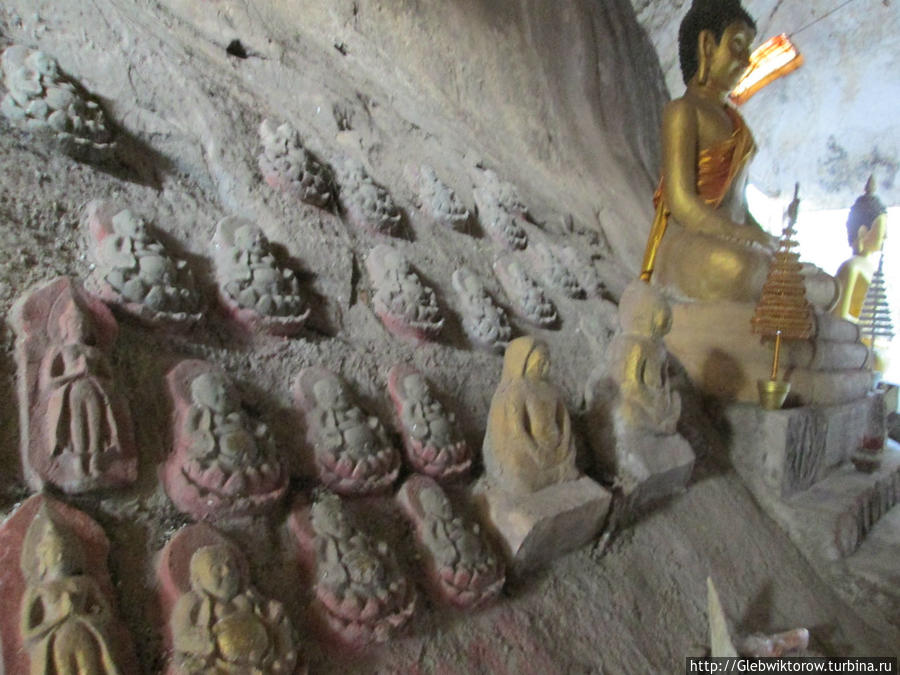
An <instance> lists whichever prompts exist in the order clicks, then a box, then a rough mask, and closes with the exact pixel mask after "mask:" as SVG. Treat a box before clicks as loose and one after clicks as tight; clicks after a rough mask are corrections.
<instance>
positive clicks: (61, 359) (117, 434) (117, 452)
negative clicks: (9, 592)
mask: <svg viewBox="0 0 900 675" xmlns="http://www.w3.org/2000/svg"><path fill="white" fill-rule="evenodd" d="M11 315H12V318H11V321H10V323H11V325H12V327H13V329H14V330H15V332H16V368H17V371H18V395H19V411H20V419H21V426H20V428H21V454H22V465H23V467H24V471H25V478H26V480H27V481H28V483H29V485H31V487H33V488H34V489H36V490H40V489H42V487H43V486H44V485H45V484H51V485H53V486H55V487H56V488H57V489H59V490H62V491H63V492H66V493H70V494H72V493H80V492H87V491H91V490H97V489H103V488H113V487H120V486H124V485H128V484H130V483H133V482H134V481H135V480H136V478H137V454H136V450H135V444H134V436H133V430H132V426H131V416H130V414H129V411H128V406H127V403H126V401H125V399H124V398H123V397H122V396H120V395H119V393H118V391H117V388H116V384H115V380H114V377H113V373H112V368H111V366H110V363H109V360H108V354H109V352H110V351H111V350H112V346H113V343H114V342H115V339H116V333H117V332H118V326H117V324H116V320H115V319H114V318H113V316H112V314H111V313H110V311H109V309H107V307H106V305H104V304H103V303H102V302H100V301H99V300H97V299H95V298H92V297H91V296H89V295H88V294H87V293H86V292H85V291H84V289H83V288H82V286H81V284H80V283H79V282H78V281H76V280H74V279H72V278H70V277H58V278H57V279H54V280H53V281H50V282H49V283H45V284H43V285H40V286H38V287H37V288H34V289H32V290H30V291H29V292H27V293H26V294H25V295H24V296H22V297H21V298H20V299H19V300H18V301H17V302H16V304H15V305H14V306H13V309H12V311H11Z"/></svg>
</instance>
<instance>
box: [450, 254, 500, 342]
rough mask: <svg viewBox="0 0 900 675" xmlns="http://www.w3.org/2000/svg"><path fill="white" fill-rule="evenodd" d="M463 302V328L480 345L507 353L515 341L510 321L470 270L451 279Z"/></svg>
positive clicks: (461, 304) (460, 271) (462, 269)
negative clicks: (504, 350) (507, 347)
mask: <svg viewBox="0 0 900 675" xmlns="http://www.w3.org/2000/svg"><path fill="white" fill-rule="evenodd" d="M451 281H452V283H453V288H454V289H455V290H456V293H457V297H458V298H459V302H460V313H461V314H462V317H463V328H464V329H465V331H466V333H467V334H468V335H469V337H470V338H471V339H472V340H473V341H474V342H475V343H476V344H478V345H480V346H483V347H486V348H488V349H491V350H503V349H506V345H508V344H509V341H510V339H511V338H512V328H510V325H509V319H508V318H507V317H506V312H504V311H503V310H502V309H501V308H500V307H498V306H497V304H496V303H495V302H494V300H493V299H492V298H491V296H490V295H489V294H488V292H487V290H486V289H485V287H484V284H483V283H482V282H481V280H480V279H479V278H478V277H477V276H476V275H475V273H474V272H473V271H472V270H470V269H469V268H467V267H460V268H459V269H458V270H456V271H455V272H454V273H453V276H452V278H451Z"/></svg>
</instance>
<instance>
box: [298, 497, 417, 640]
mask: <svg viewBox="0 0 900 675" xmlns="http://www.w3.org/2000/svg"><path fill="white" fill-rule="evenodd" d="M289 526H290V528H291V530H292V532H293V533H294V536H295V537H296V539H297V543H298V546H299V548H300V553H301V559H302V560H301V562H302V563H303V565H304V566H305V568H306V569H307V570H308V572H309V573H311V574H312V575H313V577H314V585H315V600H314V601H313V608H314V609H315V611H316V614H317V616H318V618H319V619H320V621H321V622H322V624H323V627H324V628H325V629H326V631H327V632H328V634H329V635H330V636H331V637H332V638H333V639H334V640H335V641H336V642H338V643H340V644H342V645H343V646H346V647H351V648H356V649H358V648H362V647H365V646H367V645H369V644H372V643H378V642H385V641H387V640H389V639H390V638H391V637H392V636H393V635H394V634H395V633H396V632H397V630H398V629H399V628H401V627H402V626H403V625H404V624H406V623H407V622H408V621H409V619H410V618H411V617H412V615H413V612H414V611H415V607H416V595H415V589H414V587H413V585H412V584H411V583H410V582H409V581H408V580H407V579H406V578H405V577H404V576H403V574H402V573H401V572H400V568H399V567H398V565H397V561H396V560H395V559H394V556H393V554H392V553H391V551H390V549H389V548H388V546H387V543H385V542H384V541H378V542H376V541H373V540H372V539H371V538H370V537H369V536H367V535H366V534H365V533H363V532H362V531H361V530H359V529H358V528H357V527H356V526H355V525H354V524H353V523H352V522H351V520H350V519H349V517H348V515H347V514H346V513H345V510H344V507H343V505H342V504H341V500H340V498H338V497H337V495H334V494H330V493H325V494H322V495H321V496H320V497H319V498H318V499H317V500H316V502H315V503H314V504H313V505H312V506H311V507H304V508H300V509H298V510H295V511H294V512H293V513H292V514H291V517H290V520H289Z"/></svg>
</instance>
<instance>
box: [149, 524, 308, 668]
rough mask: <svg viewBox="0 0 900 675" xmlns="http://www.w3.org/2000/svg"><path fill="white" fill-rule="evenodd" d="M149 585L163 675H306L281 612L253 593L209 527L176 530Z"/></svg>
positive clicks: (234, 557) (242, 561)
mask: <svg viewBox="0 0 900 675" xmlns="http://www.w3.org/2000/svg"><path fill="white" fill-rule="evenodd" d="M157 579H158V583H159V596H160V605H161V609H162V616H163V617H165V619H164V620H165V622H166V625H165V629H164V631H163V634H164V641H165V645H166V650H167V653H168V666H167V669H166V671H165V672H166V673H167V675H201V674H203V673H273V674H274V673H279V674H283V675H301V674H303V673H306V666H305V664H304V663H303V659H302V657H301V652H300V645H299V642H298V640H297V636H296V633H295V631H294V628H293V626H292V624H291V621H290V619H289V618H288V616H287V615H286V613H285V608H284V606H283V605H282V603H280V602H278V601H277V600H272V599H270V598H267V597H265V596H263V595H261V594H260V593H259V592H258V591H257V590H256V589H255V588H253V586H252V585H251V583H250V571H249V565H248V564H247V560H246V558H244V556H243V555H242V554H241V552H240V550H239V549H238V548H237V546H235V545H234V544H233V543H232V542H231V541H229V540H228V539H226V538H225V537H224V536H222V535H221V534H219V532H218V531H216V530H215V529H214V528H212V527H211V526H209V525H207V524H206V523H201V524H198V525H188V526H187V527H184V528H182V529H181V530H179V531H178V532H177V533H176V534H175V536H173V537H172V538H171V539H170V540H169V542H168V543H167V544H166V546H165V548H163V550H162V553H161V554H160V557H159V560H158V562H157Z"/></svg>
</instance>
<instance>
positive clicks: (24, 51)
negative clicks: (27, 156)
mask: <svg viewBox="0 0 900 675" xmlns="http://www.w3.org/2000/svg"><path fill="white" fill-rule="evenodd" d="M0 66H2V70H3V84H4V85H5V87H6V89H7V94H6V96H4V97H3V100H2V102H0V112H2V113H3V114H4V115H5V116H6V118H7V119H9V120H10V122H12V123H13V124H14V125H16V126H17V127H19V128H21V129H24V130H25V131H27V132H29V133H31V134H33V135H34V136H36V137H38V138H42V139H46V140H47V141H48V142H49V143H50V145H51V146H53V147H55V148H58V149H59V150H60V151H62V152H64V153H66V154H67V155H70V156H72V157H74V158H75V159H78V160H85V161H94V162H104V161H107V160H109V159H110V158H111V157H112V156H113V154H114V152H115V140H114V136H113V132H112V130H111V129H110V125H109V122H108V121H107V120H106V116H105V115H104V113H103V109H102V108H101V107H100V104H99V103H98V101H97V100H96V99H95V98H94V97H92V96H91V95H90V94H88V93H87V92H86V91H85V90H84V89H83V88H81V87H80V86H78V85H77V84H76V83H75V82H73V81H71V80H70V79H69V78H67V77H66V76H65V75H64V74H63V73H62V71H61V70H60V68H59V64H58V63H57V62H56V59H54V58H53V57H52V56H50V55H48V54H46V53H44V52H42V51H40V50H37V49H29V48H28V47H24V46H22V45H13V46H12V47H9V48H8V49H6V50H5V51H4V52H3V55H2V56H0Z"/></svg>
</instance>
